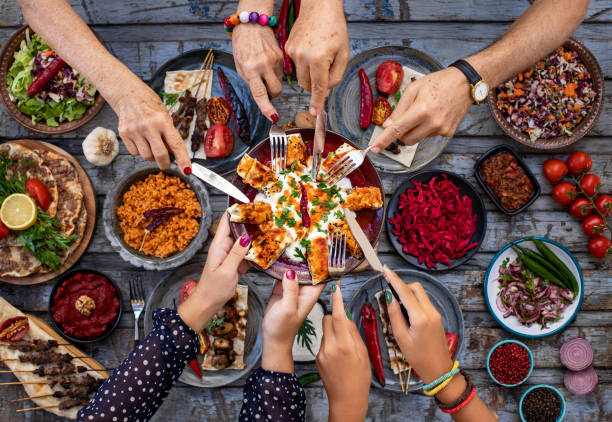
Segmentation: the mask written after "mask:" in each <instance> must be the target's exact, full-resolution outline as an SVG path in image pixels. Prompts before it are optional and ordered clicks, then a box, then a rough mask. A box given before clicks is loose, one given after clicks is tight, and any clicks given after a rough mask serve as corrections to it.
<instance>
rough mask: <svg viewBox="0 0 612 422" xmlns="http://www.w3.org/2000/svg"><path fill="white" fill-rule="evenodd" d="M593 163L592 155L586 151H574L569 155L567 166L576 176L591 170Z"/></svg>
mask: <svg viewBox="0 0 612 422" xmlns="http://www.w3.org/2000/svg"><path fill="white" fill-rule="evenodd" d="M592 165H593V161H592V160H591V156H590V155H589V154H587V153H586V152H584V151H576V152H572V153H571V154H570V156H569V157H567V167H568V169H569V172H570V173H571V174H573V175H574V176H576V175H578V174H580V173H586V172H587V171H589V170H591V166H592Z"/></svg>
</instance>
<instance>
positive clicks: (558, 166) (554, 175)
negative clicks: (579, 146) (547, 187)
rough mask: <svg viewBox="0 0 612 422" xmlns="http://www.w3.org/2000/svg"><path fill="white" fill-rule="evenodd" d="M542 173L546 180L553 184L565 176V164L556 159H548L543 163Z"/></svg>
mask: <svg viewBox="0 0 612 422" xmlns="http://www.w3.org/2000/svg"><path fill="white" fill-rule="evenodd" d="M542 172H543V173H544V177H546V180H548V181H549V182H550V183H552V184H555V183H557V182H558V181H559V180H561V178H562V177H563V176H565V175H566V174H567V164H565V163H564V162H563V161H561V160H559V159H557V158H550V159H548V160H546V161H544V164H543V165H542Z"/></svg>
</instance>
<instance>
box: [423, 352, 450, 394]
mask: <svg viewBox="0 0 612 422" xmlns="http://www.w3.org/2000/svg"><path fill="white" fill-rule="evenodd" d="M457 372H459V361H457V360H456V361H455V363H454V364H453V368H452V369H451V370H450V371H449V372H447V373H446V374H444V375H442V376H441V377H440V378H438V379H437V380H435V381H433V382H430V383H429V384H427V385H425V386H423V387H422V388H423V392H424V393H425V395H427V396H434V395H436V393H437V392H438V391H440V390H442V389H443V388H444V387H446V385H447V384H448V383H449V382H450V380H451V379H452V378H453V376H454V375H455V374H456V373H457Z"/></svg>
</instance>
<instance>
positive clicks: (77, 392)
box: [11, 385, 98, 403]
mask: <svg viewBox="0 0 612 422" xmlns="http://www.w3.org/2000/svg"><path fill="white" fill-rule="evenodd" d="M97 390H98V387H94V386H85V385H80V386H75V387H71V388H69V389H67V390H57V391H54V392H53V393H52V394H42V395H40V396H33V397H22V398H20V399H13V400H11V403H15V402H18V401H25V400H32V399H42V398H45V397H55V398H56V399H63V398H66V397H69V398H71V399H74V398H77V397H89V396H90V395H91V393H93V392H95V391H97Z"/></svg>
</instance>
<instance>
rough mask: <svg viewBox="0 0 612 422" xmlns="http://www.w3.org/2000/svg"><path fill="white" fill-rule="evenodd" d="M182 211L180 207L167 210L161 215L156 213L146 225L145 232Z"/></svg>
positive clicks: (151, 230) (152, 229)
mask: <svg viewBox="0 0 612 422" xmlns="http://www.w3.org/2000/svg"><path fill="white" fill-rule="evenodd" d="M182 212H183V210H182V209H180V208H177V209H175V210H172V211H169V212H167V213H165V214H162V215H158V216H157V217H155V218H154V219H153V221H151V222H150V223H149V224H148V225H147V227H146V228H145V232H149V233H151V232H153V231H154V230H155V229H156V228H158V227H159V226H161V225H162V224H163V223H164V222H166V221H168V220H170V218H171V217H174V216H175V215H178V214H181V213H182Z"/></svg>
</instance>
